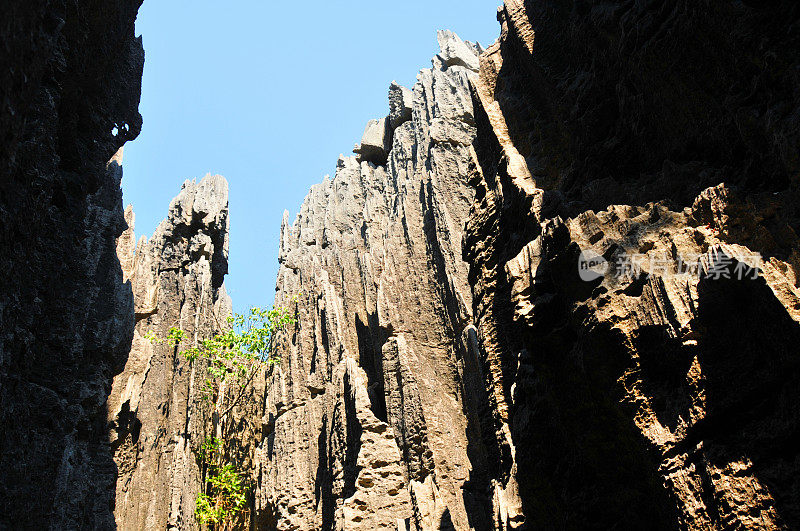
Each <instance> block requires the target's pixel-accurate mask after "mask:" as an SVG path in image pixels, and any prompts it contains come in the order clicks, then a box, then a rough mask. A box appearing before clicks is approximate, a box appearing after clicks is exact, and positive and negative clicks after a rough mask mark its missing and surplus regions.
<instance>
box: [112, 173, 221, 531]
mask: <svg viewBox="0 0 800 531" xmlns="http://www.w3.org/2000/svg"><path fill="white" fill-rule="evenodd" d="M125 217H126V220H127V221H128V229H127V230H126V231H125V233H124V234H123V236H122V237H121V238H120V240H119V246H118V249H117V252H118V254H119V257H120V262H121V263H122V267H123V271H124V274H125V280H130V282H131V284H132V286H133V297H134V304H135V314H136V327H135V329H134V334H133V342H132V346H131V351H130V356H129V357H128V362H127V364H126V365H125V369H124V370H123V372H122V373H121V374H119V375H118V376H117V377H116V378H115V379H114V385H113V389H112V391H111V396H110V397H109V399H108V418H109V426H110V428H111V431H110V440H111V445H112V448H113V449H114V460H115V462H116V464H117V467H118V470H119V475H118V479H117V493H116V500H117V501H116V512H115V516H116V521H117V528H118V529H131V530H134V529H145V528H146V529H189V528H194V527H195V518H194V510H195V500H196V499H197V494H198V493H199V492H200V489H201V485H202V479H201V477H202V476H201V472H202V471H201V470H200V468H199V465H198V461H197V458H196V452H197V450H198V449H199V448H200V445H201V444H202V443H203V441H205V439H206V437H207V436H212V435H214V431H213V428H214V421H213V418H212V411H211V409H212V406H211V404H208V403H207V402H206V401H204V400H203V398H202V393H203V384H204V382H205V378H206V373H205V367H203V366H202V363H201V362H199V361H198V362H197V363H191V364H190V363H189V362H188V361H187V360H186V359H184V358H183V357H182V356H181V355H180V353H179V349H176V348H175V346H174V345H173V344H170V343H168V342H159V341H158V340H159V339H160V340H163V339H164V338H166V337H167V336H168V335H169V330H170V328H172V327H178V328H180V329H182V330H183V331H184V332H185V333H186V335H187V339H186V341H185V342H184V344H183V345H182V346H181V348H182V349H183V348H187V347H189V346H191V345H193V344H195V343H194V342H195V341H197V340H203V339H207V338H210V337H212V336H213V335H214V333H215V332H218V331H220V330H221V328H222V325H223V324H224V323H225V319H226V318H227V317H228V316H229V315H230V314H231V302H230V298H229V297H228V295H227V293H226V292H225V285H224V284H223V279H224V276H225V274H226V273H227V272H228V226H229V222H228V183H227V181H225V179H224V178H223V177H221V176H219V175H214V176H211V175H208V176H206V177H205V178H204V179H203V180H201V181H200V182H199V183H196V182H194V181H186V182H185V183H184V185H183V188H182V189H181V192H180V194H178V196H177V197H176V198H175V199H173V200H172V203H171V204H170V207H169V214H168V216H167V218H166V219H165V220H164V221H162V222H161V224H159V226H158V227H157V228H156V230H155V232H154V233H153V236H152V237H151V238H150V239H149V240H147V239H146V238H144V237H143V238H142V239H141V241H140V242H139V243H138V245H136V243H135V238H134V234H133V230H134V223H133V220H134V215H133V210H132V209H131V207H128V209H127V210H126V212H125ZM134 246H135V250H134ZM152 337H155V338H157V339H156V340H155V341H153V340H152V339H150V338H152Z"/></svg>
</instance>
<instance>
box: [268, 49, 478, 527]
mask: <svg viewBox="0 0 800 531" xmlns="http://www.w3.org/2000/svg"><path fill="white" fill-rule="evenodd" d="M464 50H469V48H466V47H465V48H464ZM464 53H466V52H464ZM472 63H473V64H477V59H476V57H475V56H474V54H473V57H472ZM471 75H473V72H472V71H471V70H469V69H467V68H464V67H463V66H452V67H448V68H444V69H438V68H437V69H426V70H423V71H422V72H420V74H419V76H418V81H417V83H416V84H415V86H414V87H413V95H412V94H411V93H409V94H405V95H404V94H403V92H404V91H403V90H402V89H401V88H400V87H397V86H396V85H393V87H392V88H391V89H390V92H391V93H394V94H397V93H399V94H398V96H399V97H398V99H397V100H394V101H395V103H394V104H393V111H397V112H395V113H394V114H395V116H397V117H399V123H398V121H395V123H397V124H398V125H397V126H396V128H395V129H394V134H393V141H392V145H391V150H390V151H389V152H388V158H387V161H386V163H385V165H378V166H376V165H375V164H373V163H372V161H367V160H363V161H361V162H359V160H357V159H356V158H353V157H342V158H340V159H339V161H338V164H337V171H336V175H335V177H334V178H333V179H330V180H329V179H326V180H324V181H323V182H322V183H321V184H318V185H315V186H313V187H312V189H311V191H310V193H309V195H308V197H307V198H306V200H305V202H304V203H303V206H302V207H301V209H300V213H299V214H298V216H297V219H296V220H295V222H294V223H293V224H292V225H289V220H288V217H287V218H285V219H284V224H283V226H282V229H281V248H280V263H281V266H280V271H279V275H278V292H277V301H276V303H277V304H279V305H289V306H291V307H292V309H293V310H294V311H295V312H296V314H297V317H298V322H297V325H296V328H295V330H293V331H292V333H291V334H287V336H286V337H285V338H284V341H283V344H282V350H281V352H282V362H281V364H280V365H279V366H277V367H275V369H274V370H273V371H272V372H271V373H270V374H266V375H265V378H266V379H265V381H264V382H263V384H260V385H261V386H262V388H263V389H265V391H266V401H265V402H264V403H263V409H262V410H261V418H262V420H261V423H262V426H263V434H262V437H261V442H260V443H258V444H257V445H256V446H255V448H254V449H253V453H254V455H255V458H254V461H255V464H256V471H255V472H256V476H255V480H256V481H255V483H256V484H257V485H258V488H257V489H256V500H255V502H256V523H257V524H258V525H259V526H260V527H261V528H265V529H269V528H272V527H276V528H278V529H333V528H335V529H393V530H395V529H439V528H442V529H448V528H451V529H452V528H455V529H468V528H470V527H476V528H481V529H483V528H485V527H486V526H487V525H488V522H489V521H490V519H491V515H490V514H489V511H490V505H489V499H488V498H487V494H488V489H486V485H485V483H484V480H485V477H486V474H487V470H486V449H485V448H484V446H483V442H482V440H481V433H482V432H481V426H480V424H481V422H482V420H481V416H480V408H481V407H482V406H481V403H482V397H483V392H484V391H483V388H482V385H480V383H479V379H478V374H479V369H478V367H477V360H476V352H475V350H474V348H473V345H474V330H473V329H472V328H470V327H469V326H468V325H469V321H470V317H471V306H472V303H471V293H470V289H469V286H468V283H467V265H466V264H465V263H464V262H462V261H461V259H460V254H461V236H462V228H463V223H464V220H465V219H466V217H467V214H468V212H469V208H470V205H471V203H472V199H473V193H472V191H471V189H470V188H469V186H468V183H467V181H466V179H464V178H463V176H465V175H467V173H468V171H467V170H468V167H469V165H470V161H471V160H472V157H473V155H472V148H471V142H472V136H471V135H474V131H475V128H474V120H473V109H472V97H471V95H470V88H469V77H470V76H471ZM409 96H411V97H410V98H409ZM390 97H391V96H390ZM409 100H410V101H409ZM406 106H408V107H410V108H411V111H412V112H411V118H410V119H409V120H407V121H403V116H404V115H406V114H407V112H406V111H404V110H403V108H404V107H406ZM363 145H364V142H362V146H363ZM295 297H296V299H297V300H296V302H293V298H295ZM256 396H258V393H257V392H256Z"/></svg>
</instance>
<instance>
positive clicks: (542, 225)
mask: <svg viewBox="0 0 800 531" xmlns="http://www.w3.org/2000/svg"><path fill="white" fill-rule="evenodd" d="M499 18H500V21H501V24H502V35H501V38H500V40H499V41H498V42H497V43H495V44H494V45H493V46H492V47H490V48H489V49H488V50H487V52H486V53H485V54H484V55H483V56H482V58H481V76H480V80H479V82H478V83H477V84H476V86H475V98H476V108H477V109H478V111H477V112H476V124H477V135H476V141H475V144H474V146H475V150H476V153H477V160H478V165H477V167H476V168H475V173H474V179H473V182H474V183H475V184H476V190H477V200H476V202H475V205H474V209H473V211H472V213H471V215H470V219H469V223H468V226H467V229H466V237H465V245H464V258H465V260H466V261H467V262H468V263H469V264H470V284H471V285H472V287H473V301H474V308H473V311H474V316H475V324H476V328H477V329H478V333H479V338H480V343H481V352H482V361H483V364H484V368H485V373H484V374H485V376H486V385H487V390H488V392H489V393H490V402H491V409H492V411H493V417H494V427H495V430H496V432H497V434H498V436H497V438H498V440H500V441H501V445H502V446H503V448H504V451H503V452H501V453H500V459H499V460H498V461H497V462H495V465H496V466H495V467H493V469H492V470H494V471H496V475H495V478H496V479H497V480H498V482H499V483H500V484H502V485H505V488H506V489H511V490H513V491H515V492H517V493H518V499H519V501H520V513H519V516H518V517H517V518H516V522H515V519H514V518H509V520H508V527H515V526H517V527H519V526H522V525H524V526H527V527H530V528H574V529H585V528H601V529H608V528H637V529H641V528H648V529H653V528H661V529H675V528H685V529H688V528H692V529H734V528H737V529H743V528H748V529H756V528H758V529H780V528H795V527H797V526H798V525H800V520H798V518H800V499H799V497H798V492H800V484H798V481H797V478H798V477H799V476H798V472H800V470H798V462H800V459H798V457H799V455H800V454H798V451H799V449H800V447H798V445H797V441H798V436H799V435H800V431H798V429H799V428H800V409H798V403H800V396H798V392H799V391H798V389H800V385H799V384H800V373H798V364H799V363H800V358H798V349H797V345H798V339H800V336H798V333H800V328H799V327H798V319H799V318H800V313H799V312H798V310H800V297H799V295H800V291H798V266H800V263H798V256H800V255H798V240H797V232H796V231H797V229H798V223H799V222H800V219H798V216H797V204H798V203H797V198H798V195H797V192H798V177H800V158H798V153H800V129H799V128H798V125H800V93H798V87H800V77H799V76H800V53H799V52H800V33H799V32H798V30H799V29H800V9H798V6H797V5H796V4H795V3H791V2H763V3H761V2H727V1H716V2H712V1H701V2H660V1H649V2H602V3H596V2H584V1H578V2H559V1H535V2H534V1H530V2H522V1H508V2H506V4H505V7H504V8H503V9H501V11H500V13H499ZM581 253H583V256H584V257H585V256H594V257H598V256H600V257H603V259H605V260H606V261H607V263H606V266H605V272H604V274H597V275H595V276H594V278H591V275H589V278H588V280H587V279H584V278H582V277H581V275H580V274H579V264H580V258H581ZM757 253H758V254H760V256H761V258H758V256H757ZM634 255H638V257H639V260H640V262H639V265H638V267H635V268H633V270H630V269H629V270H627V271H625V270H624V269H623V266H625V264H626V262H625V260H626V257H631V256H634ZM688 266H695V267H696V268H697V269H698V271H691V270H690V269H689V270H687V267H688ZM698 266H699V267H698ZM752 268H759V269H760V273H759V275H758V278H753V277H754V276H755V275H754V273H755V271H754V270H753V269H752ZM602 269H603V268H602V267H599V268H598V271H600V272H601V273H603V271H602ZM737 273H744V275H743V276H746V279H743V280H735V279H729V278H726V277H730V276H734V275H736V274H737ZM509 516H512V515H510V514H509ZM523 522H524V524H523Z"/></svg>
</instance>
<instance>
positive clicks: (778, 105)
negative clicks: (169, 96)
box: [0, 0, 800, 531]
mask: <svg viewBox="0 0 800 531" xmlns="http://www.w3.org/2000/svg"><path fill="white" fill-rule="evenodd" d="M138 5H139V2H137V1H131V2H88V1H76V2H70V3H64V2H44V3H33V4H31V3H28V4H24V5H23V4H20V3H11V4H9V6H8V13H9V15H10V16H9V17H4V19H3V21H2V22H0V33H1V34H2V36H3V46H5V52H4V54H3V55H2V60H3V61H4V63H3V64H2V65H0V67H2V70H3V71H4V72H5V73H6V74H7V75H6V76H5V77H4V78H3V80H2V82H0V88H2V91H3V92H2V107H0V126H2V127H0V130H2V132H3V142H2V145H0V155H2V157H0V170H2V177H3V180H2V181H0V245H1V246H2V249H3V252H2V253H0V270H2V271H3V274H2V276H0V297H1V298H0V325H1V326H0V428H2V429H0V471H2V477H0V527H2V528H11V529H16V528H26V527H30V528H39V529H41V528H51V529H74V528H96V529H111V528H115V527H116V528H122V529H143V528H168V529H193V528H198V527H199V526H198V523H197V521H196V520H195V519H194V516H193V512H194V508H195V507H194V505H195V500H196V496H197V493H198V492H199V491H200V489H201V482H202V471H201V470H200V468H199V464H198V461H197V460H196V450H197V448H198V446H199V444H201V443H202V441H203V440H204V439H205V437H206V436H207V435H214V436H218V437H223V438H225V439H226V441H227V443H226V452H227V455H226V456H225V457H226V459H228V460H230V461H231V462H234V463H235V464H236V466H237V468H238V469H239V470H241V471H243V473H244V475H245V476H246V477H247V479H248V480H249V485H250V486H251V490H250V497H249V499H248V508H247V510H246V511H245V519H249V522H248V523H249V524H250V527H251V528H254V529H281V530H284V529H287V530H288V529H296V530H306V529H337V530H345V529H347V530H351V529H392V530H398V531H401V530H402V531H410V530H412V529H413V530H429V529H458V530H461V529H476V530H484V529H497V530H508V529H537V528H544V529H587V528H600V529H609V528H623V529H628V528H630V529H751V528H752V529H789V528H796V527H800V495H799V494H798V493H799V492H800V483H798V481H799V480H798V478H800V469H799V468H800V446H798V441H800V408H799V407H798V404H800V396H798V395H799V394H800V372H799V369H800V367H798V364H799V363H798V348H797V345H798V344H800V327H799V326H798V321H800V290H799V289H798V284H800V282H798V280H799V279H798V269H800V251H799V250H798V237H797V231H798V230H800V218H799V217H798V212H797V204H798V199H800V197H798V177H799V176H800V93H799V92H798V91H799V90H800V88H799V87H800V7H798V5H797V4H796V3H793V2H789V1H773V2H754V1H752V2H751V1H749V0H743V1H733V0H731V1H727V0H720V1H713V2H712V1H710V0H703V1H690V0H679V1H674V2H666V1H657V0H653V1H648V2H628V1H609V2H602V3H598V2H589V1H588V0H578V1H574V2H561V1H556V0H529V1H525V0H508V1H506V3H505V5H504V6H503V7H502V8H501V9H500V10H499V12H498V15H499V21H500V23H501V35H500V38H499V40H498V41H497V42H496V43H494V44H493V45H492V46H490V47H489V48H488V49H487V50H483V49H482V48H481V47H480V46H477V45H473V44H471V43H468V42H465V41H462V40H461V39H460V38H458V37H457V36H456V35H455V34H453V33H451V32H447V31H443V32H440V33H439V45H440V48H441V51H440V53H439V54H438V55H436V56H435V57H434V59H433V64H432V68H430V69H426V70H423V71H421V72H420V74H419V76H418V78H417V83H416V84H415V85H414V86H413V87H411V88H406V87H402V86H399V85H397V84H395V83H393V84H392V85H391V86H390V88H389V111H390V112H389V115H388V116H386V117H383V118H380V119H377V120H373V121H370V122H369V123H368V124H367V126H366V128H365V131H364V134H363V137H362V139H361V142H360V143H359V144H358V145H357V146H356V148H355V150H354V152H355V153H356V155H355V156H350V157H341V158H340V159H339V161H338V164H337V170H336V175H335V176H334V178H333V179H328V178H326V179H325V180H324V181H323V182H322V183H321V184H318V185H316V186H314V187H313V188H312V189H311V191H310V193H309V195H308V197H307V198H306V200H305V202H304V204H303V205H302V207H301V209H300V212H299V214H298V216H297V218H296V220H295V221H294V222H293V223H292V224H290V222H289V219H288V215H287V216H285V218H284V223H283V225H282V227H281V244H280V257H279V260H280V270H279V276H278V283H277V293H276V304H278V305H281V306H286V307H288V308H289V309H290V310H291V311H292V313H293V315H294V316H295V318H296V322H295V324H294V326H293V328H292V329H291V330H286V331H284V332H283V333H282V334H281V335H280V337H279V350H278V353H279V355H280V357H281V359H280V363H278V364H277V365H274V366H273V365H265V366H264V367H263V368H262V369H260V371H259V373H258V374H257V375H256V377H255V378H254V379H253V380H252V382H251V383H249V384H248V386H247V387H246V393H245V395H244V399H243V400H241V401H239V402H237V403H236V405H235V407H233V409H231V411H230V414H228V415H224V416H220V412H219V411H218V410H216V409H215V408H214V406H213V405H211V404H208V403H205V402H203V401H202V400H201V399H200V385H201V384H200V381H199V380H200V379H201V376H200V372H202V371H203V367H202V364H194V365H193V364H189V363H187V362H186V360H184V359H183V358H182V357H181V356H180V354H179V353H178V352H177V350H176V349H175V348H174V347H173V346H172V345H170V344H167V343H159V342H158V341H152V340H150V339H147V338H146V337H145V336H150V337H156V338H164V337H165V336H166V335H167V332H168V330H169V328H170V327H172V326H178V327H181V328H182V329H184V330H186V331H187V332H188V333H189V336H190V341H194V340H196V339H199V338H203V337H208V336H209V335H211V334H212V333H214V332H215V331H218V330H220V329H221V328H222V327H221V326H220V322H222V320H223V318H224V317H226V316H227V315H228V314H229V312H230V301H229V299H228V297H227V295H226V293H225V289H224V285H223V277H224V275H225V274H226V272H227V246H228V243H227V242H228V236H227V234H228V206H227V183H226V182H225V181H224V179H222V178H221V177H218V176H214V177H212V176H208V177H206V178H205V179H203V180H202V181H201V182H200V183H194V182H187V183H186V184H185V185H184V188H183V189H182V190H181V192H180V194H179V195H178V196H177V197H176V198H175V200H173V202H172V204H171V205H170V210H169V215H168V217H167V219H166V220H165V221H164V222H163V223H162V224H161V225H160V226H159V227H158V229H157V231H156V233H155V234H154V235H153V236H152V237H151V238H150V239H149V240H142V241H141V242H140V243H139V244H138V245H137V244H136V242H135V236H134V233H133V228H134V227H133V211H132V210H130V209H129V210H128V211H126V212H125V216H124V218H123V211H122V202H121V194H120V191H119V181H120V177H121V169H120V166H119V164H120V162H121V158H120V157H121V152H120V153H119V155H118V156H116V157H114V158H113V159H112V160H111V162H108V161H109V159H111V158H112V156H113V155H114V154H115V153H118V150H119V148H120V147H121V146H122V144H123V143H124V141H126V140H128V139H132V138H134V137H135V136H136V135H137V134H138V131H139V127H140V125H141V119H140V117H139V115H138V113H137V112H136V104H137V102H138V97H139V83H140V77H141V67H142V59H143V56H142V50H141V43H140V42H139V41H137V40H136V39H135V38H134V37H133V21H134V18H135V14H136V9H137V8H138ZM12 21H13V22H12ZM125 221H127V224H126V223H125ZM115 375H116V377H115ZM112 378H113V387H112ZM228 392H230V391H228ZM222 395H223V396H225V391H223V393H222ZM112 457H113V460H112ZM115 486H116V488H115Z"/></svg>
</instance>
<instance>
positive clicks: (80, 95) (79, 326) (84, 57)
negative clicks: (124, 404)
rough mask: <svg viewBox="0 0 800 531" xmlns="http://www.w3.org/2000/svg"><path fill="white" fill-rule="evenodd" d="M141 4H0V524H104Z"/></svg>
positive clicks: (125, 311)
mask: <svg viewBox="0 0 800 531" xmlns="http://www.w3.org/2000/svg"><path fill="white" fill-rule="evenodd" d="M139 4H140V2H139V1H135V0H134V1H123V2H103V1H100V0H98V1H83V0H80V1H73V2H27V3H26V2H6V3H5V4H4V5H3V16H2V22H0V41H2V43H3V45H2V48H3V51H2V53H0V69H1V70H2V72H3V75H2V78H1V79H0V102H2V103H1V104H0V132H1V134H2V141H0V249H2V250H1V251H0V270H1V271H2V274H0V470H2V474H1V479H0V527H2V528H8V529H21V528H30V529H79V528H80V529H109V528H112V527H113V525H114V516H113V510H114V482H115V479H116V467H115V465H114V461H113V460H112V451H111V448H110V446H109V444H108V430H107V426H106V398H107V396H108V393H109V391H110V388H111V380H112V378H113V376H114V375H115V374H116V373H118V372H119V371H120V370H122V367H123V366H124V364H125V359H126V356H127V354H128V350H129V348H130V343H131V337H132V334H133V298H132V296H131V289H130V286H129V285H126V284H124V283H123V278H122V270H121V268H120V264H119V261H118V260H117V257H116V253H115V240H116V238H117V237H118V236H119V235H120V234H121V233H122V231H123V230H124V228H125V221H124V219H123V211H122V198H121V195H122V194H121V191H120V188H119V185H120V178H121V175H122V173H121V168H120V166H119V163H120V161H121V151H120V153H119V156H117V157H115V158H114V159H113V160H112V157H114V155H115V153H117V152H118V151H119V150H120V148H121V146H122V145H123V144H124V143H125V141H127V140H131V139H133V138H135V137H136V136H137V135H138V133H139V129H140V127H141V117H140V116H139V113H138V111H137V107H138V103H139V94H140V83H141V74H142V65H143V61H144V53H143V51H142V45H141V42H140V40H139V39H136V38H135V37H134V20H135V18H136V12H137V10H138V7H139Z"/></svg>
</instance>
